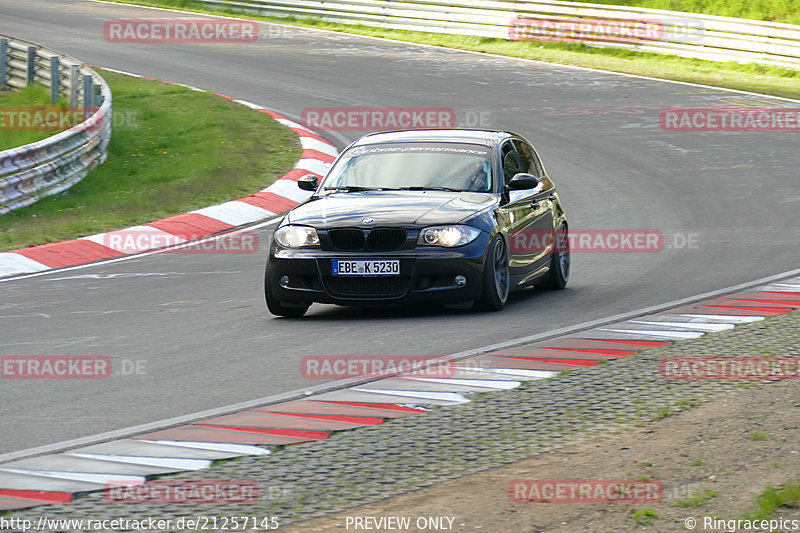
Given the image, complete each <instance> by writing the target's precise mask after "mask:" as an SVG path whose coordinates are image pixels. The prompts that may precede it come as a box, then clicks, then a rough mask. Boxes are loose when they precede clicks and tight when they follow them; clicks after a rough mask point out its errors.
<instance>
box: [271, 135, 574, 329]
mask: <svg viewBox="0 0 800 533" xmlns="http://www.w3.org/2000/svg"><path fill="white" fill-rule="evenodd" d="M298 186H299V187H300V188H301V189H304V190H308V191H313V192H314V194H313V195H312V196H311V198H309V199H308V200H307V201H306V202H304V203H303V204H301V205H299V206H297V207H295V208H294V209H292V210H291V211H289V212H288V213H287V214H286V216H285V217H284V218H283V220H282V221H281V223H280V224H279V226H278V228H277V229H276V230H275V233H274V234H273V236H272V240H271V242H270V248H269V258H268V260H267V268H266V274H265V282H264V292H265V296H266V301H267V307H268V308H269V310H270V312H271V313H273V314H275V315H279V316H293V317H297V316H302V315H303V314H305V312H306V311H307V310H308V307H309V306H310V305H311V304H312V303H313V302H322V303H333V304H340V305H368V304H376V303H377V304H390V303H410V302H419V301H435V302H441V303H445V304H455V305H458V306H465V305H470V306H475V307H477V308H480V309H485V310H498V309H500V308H501V307H503V305H504V304H505V302H506V299H507V298H508V294H509V291H510V290H515V289H518V288H522V287H525V286H528V285H535V286H536V287H537V288H548V289H561V288H563V287H564V286H565V285H566V283H567V279H568V277H569V264H570V255H569V240H568V238H567V237H568V236H567V231H568V230H567V217H566V214H565V213H564V209H563V207H562V206H561V202H560V200H559V198H558V194H557V192H556V187H555V185H554V184H553V182H552V181H551V179H550V178H549V177H548V175H547V173H546V172H545V170H544V167H543V166H542V163H541V161H540V160H539V156H538V155H537V153H536V151H535V150H534V148H533V146H531V144H530V143H529V142H528V141H526V140H525V139H524V138H523V137H521V136H519V135H515V134H513V133H508V132H500V131H483V130H458V129H456V130H434V131H431V130H427V131H398V132H389V133H374V134H370V135H365V136H364V137H361V138H360V139H358V140H357V141H355V142H353V143H352V144H350V145H349V146H348V147H347V148H345V149H344V150H343V151H342V153H341V154H340V155H339V157H338V158H337V159H336V161H335V162H334V163H333V166H332V167H331V169H330V171H329V172H328V174H327V175H326V176H325V177H324V178H323V179H322V181H321V182H319V181H318V178H317V176H314V175H309V176H304V177H302V178H300V180H299V181H298Z"/></svg>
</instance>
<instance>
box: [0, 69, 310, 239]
mask: <svg viewBox="0 0 800 533" xmlns="http://www.w3.org/2000/svg"><path fill="white" fill-rule="evenodd" d="M102 75H103V77H104V78H105V79H106V80H107V81H108V83H109V84H110V86H111V91H112V94H113V96H114V114H115V116H125V117H131V116H133V117H135V118H136V121H135V123H133V124H132V123H131V122H130V121H129V122H127V123H122V124H118V123H117V122H116V121H115V123H114V130H113V135H112V140H111V144H110V147H109V153H108V160H107V161H106V162H105V163H104V164H103V165H100V166H99V167H98V168H96V169H95V170H93V171H92V172H91V173H90V174H89V175H88V176H87V177H86V178H85V179H84V180H83V181H82V182H80V183H78V184H77V185H75V186H74V187H73V188H72V189H70V190H69V191H67V192H66V193H65V194H63V195H58V196H54V197H50V198H45V199H43V200H41V201H39V202H38V203H36V204H34V205H32V206H30V207H26V208H23V209H20V210H18V211H14V212H12V213H9V214H7V215H3V216H0V251H2V250H11V249H15V248H21V247H25V246H29V245H36V244H43V243H46V242H53V241H60V240H64V239H69V238H74V237H79V236H83V235H91V234H93V233H98V232H102V231H108V230H110V229H117V228H123V227H127V226H132V225H136V224H141V223H144V222H148V221H152V220H157V219H160V218H164V217H167V216H171V215H175V214H178V213H183V212H186V211H190V210H192V209H198V208H201V207H205V206H208V205H211V204H215V203H220V202H224V201H226V200H231V199H235V198H240V197H242V196H245V195H247V194H251V193H253V192H257V191H259V190H261V189H263V188H265V187H267V186H268V185H269V184H270V183H272V182H273V181H274V180H275V179H276V178H279V177H281V176H282V175H283V174H285V173H286V172H287V171H288V170H290V169H291V168H292V166H293V165H294V163H295V162H296V161H297V160H298V159H299V157H300V142H299V140H298V138H297V136H296V135H295V133H294V132H292V131H291V130H289V129H288V128H286V127H284V126H282V125H281V124H279V123H278V122H276V121H274V120H273V119H272V118H271V117H269V116H268V115H266V114H264V113H257V112H254V111H252V110H250V109H248V108H246V107H244V106H242V105H240V104H236V103H233V102H230V101H228V100H226V99H224V98H220V97H219V96H215V95H213V94H210V93H201V92H196V91H191V90H189V89H186V88H184V87H178V86H175V85H167V84H163V83H157V82H152V81H147V80H141V79H137V78H131V77H128V76H122V75H119V74H113V73H110V72H103V73H102Z"/></svg>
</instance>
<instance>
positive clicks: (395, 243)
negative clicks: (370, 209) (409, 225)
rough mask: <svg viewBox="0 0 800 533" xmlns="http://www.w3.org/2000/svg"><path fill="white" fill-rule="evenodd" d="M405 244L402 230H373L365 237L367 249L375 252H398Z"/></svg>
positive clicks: (404, 232)
mask: <svg viewBox="0 0 800 533" xmlns="http://www.w3.org/2000/svg"><path fill="white" fill-rule="evenodd" d="M405 243H406V230H404V229H374V230H372V231H370V232H369V235H367V248H369V249H370V250H375V251H376V252H391V251H393V250H399V249H400V248H402V247H403V245H404V244H405Z"/></svg>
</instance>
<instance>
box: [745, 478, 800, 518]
mask: <svg viewBox="0 0 800 533" xmlns="http://www.w3.org/2000/svg"><path fill="white" fill-rule="evenodd" d="M781 507H792V508H795V509H796V508H797V507H800V483H789V484H787V485H784V486H782V487H767V490H765V491H764V492H763V493H761V495H760V496H759V497H758V500H756V505H755V508H754V509H753V510H752V511H750V512H749V513H748V514H747V515H746V516H745V517H744V519H745V520H767V519H769V518H770V517H771V516H772V513H774V512H775V511H776V510H777V509H779V508H781Z"/></svg>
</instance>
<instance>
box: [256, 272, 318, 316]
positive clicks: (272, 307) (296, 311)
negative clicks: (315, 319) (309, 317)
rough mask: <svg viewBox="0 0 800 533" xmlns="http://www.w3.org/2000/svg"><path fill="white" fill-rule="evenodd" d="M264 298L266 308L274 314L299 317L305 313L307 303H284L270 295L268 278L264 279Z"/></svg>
mask: <svg viewBox="0 0 800 533" xmlns="http://www.w3.org/2000/svg"><path fill="white" fill-rule="evenodd" d="M264 299H265V300H266V302H267V309H268V310H269V312H270V313H272V314H273V315H275V316H285V317H289V318H299V317H301V316H303V315H305V314H306V311H308V308H309V307H310V306H309V305H307V304H306V305H302V304H301V305H293V306H289V305H284V304H283V303H282V302H281V301H280V300H277V299H275V298H273V297H272V295H270V293H269V278H266V279H265V280H264Z"/></svg>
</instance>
